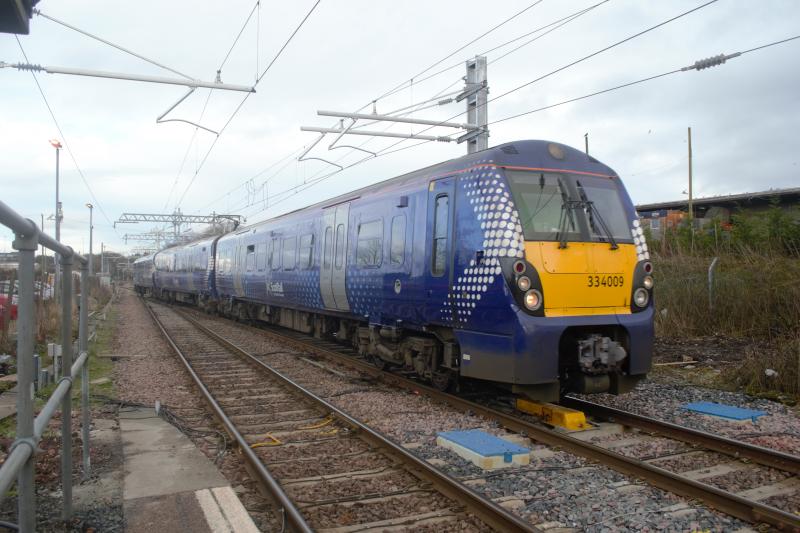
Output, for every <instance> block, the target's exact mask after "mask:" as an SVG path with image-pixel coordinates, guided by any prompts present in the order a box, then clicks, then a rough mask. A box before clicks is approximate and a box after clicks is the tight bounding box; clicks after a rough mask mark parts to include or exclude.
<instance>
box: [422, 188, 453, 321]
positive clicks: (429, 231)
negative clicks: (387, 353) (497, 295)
mask: <svg viewBox="0 0 800 533" xmlns="http://www.w3.org/2000/svg"><path fill="white" fill-rule="evenodd" d="M454 196H455V178H454V177H448V178H443V179H440V180H436V181H432V182H431V183H430V185H429V186H428V218H427V224H426V239H425V246H426V250H425V257H427V258H428V262H427V264H426V266H425V270H426V272H425V279H426V282H425V291H426V296H427V297H426V298H425V320H426V321H427V322H433V323H437V322H438V323H440V322H441V321H442V319H443V318H445V317H449V316H450V305H451V302H450V300H448V294H449V293H450V292H451V288H452V286H453V239H454V237H455V230H454V226H455V217H454V207H455V198H454Z"/></svg>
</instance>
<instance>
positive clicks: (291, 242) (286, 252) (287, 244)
mask: <svg viewBox="0 0 800 533" xmlns="http://www.w3.org/2000/svg"><path fill="white" fill-rule="evenodd" d="M296 259H297V237H288V238H286V239H283V269H284V270H292V269H294V265H295V261H296Z"/></svg>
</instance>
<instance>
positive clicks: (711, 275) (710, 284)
mask: <svg viewBox="0 0 800 533" xmlns="http://www.w3.org/2000/svg"><path fill="white" fill-rule="evenodd" d="M717 261H719V257H715V258H714V260H713V261H711V264H710V265H709V267H708V308H709V309H714V269H715V268H716V267H717Z"/></svg>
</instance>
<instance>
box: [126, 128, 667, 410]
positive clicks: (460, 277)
mask: <svg viewBox="0 0 800 533" xmlns="http://www.w3.org/2000/svg"><path fill="white" fill-rule="evenodd" d="M133 268H134V285H135V289H136V290H137V291H138V292H139V293H140V294H143V295H149V296H152V297H156V298H160V299H164V300H168V301H179V302H184V303H187V304H191V305H194V306H197V307H198V308H200V309H202V310H205V311H206V312H209V313H216V314H220V315H224V316H227V317H232V318H236V319H240V320H247V321H258V322H266V323H269V324H274V325H279V326H283V327H286V328H291V329H293V330H297V331H300V332H304V333H306V334H309V335H313V336H314V337H317V338H330V339H335V340H336V341H338V342H341V343H346V344H349V345H352V347H353V348H354V349H355V350H357V351H358V352H359V353H360V354H361V355H363V356H364V357H366V358H368V359H370V360H371V361H373V362H374V363H375V364H376V365H378V366H380V367H394V368H402V369H405V370H407V371H411V372H413V373H415V374H416V375H417V376H419V377H420V378H422V379H424V380H426V381H427V382H429V383H431V384H432V385H433V386H435V387H437V388H440V389H446V388H448V387H452V386H454V385H455V384H458V383H461V382H465V381H467V380H478V381H482V382H491V383H492V384H494V385H496V386H499V387H501V388H502V389H505V390H507V391H509V392H510V393H512V394H517V395H520V396H523V397H527V398H530V399H533V400H535V401H542V402H553V401H558V399H559V398H560V397H561V396H562V395H564V394H568V393H584V394H593V393H612V394H623V393H625V392H628V391H630V390H631V389H632V388H633V387H635V385H636V383H637V382H638V381H639V380H641V379H642V378H643V377H645V376H646V374H647V372H648V371H649V370H650V366H651V358H652V348H653V335H654V328H653V319H654V307H653V305H654V304H653V283H654V282H653V266H652V263H651V262H650V253H649V251H648V247H647V243H646V240H645V235H644V231H643V228H642V226H641V224H640V222H639V218H638V216H637V214H636V211H635V209H634V206H633V204H632V202H631V200H630V197H629V196H628V193H627V191H626V189H625V186H624V185H623V183H622V180H621V179H620V177H619V176H618V175H617V173H616V172H614V171H613V170H612V169H611V168H610V167H608V166H606V165H605V164H603V163H601V162H600V161H598V160H597V159H595V158H594V157H592V156H591V155H588V154H586V153H584V152H582V151H580V150H577V149H574V148H571V147H569V146H566V145H564V144H560V143H557V142H551V141H544V140H524V141H515V142H511V143H506V144H502V145H499V146H496V147H493V148H489V149H487V150H483V151H480V152H476V153H472V154H469V155H467V156H464V157H459V158H456V159H452V160H450V161H446V162H443V163H440V164H436V165H433V166H430V167H427V168H424V169H421V170H417V171H414V172H410V173H407V174H404V175H401V176H398V177H395V178H392V179H388V180H385V181H382V182H379V183H376V184H374V185H370V186H368V187H364V188H362V189H359V190H356V191H353V192H350V193H346V194H343V195H340V196H337V197H336V198H333V199H330V200H327V201H324V202H320V203H317V204H314V205H311V206H308V207H305V208H302V209H298V210H295V211H293V212H290V213H287V214H284V215H282V216H278V217H276V218H273V219H270V220H266V221H263V222H259V223H256V224H252V225H248V226H246V227H238V228H236V229H235V230H234V231H231V232H229V233H226V234H224V235H220V236H214V237H208V238H204V239H201V240H198V241H195V242H192V243H189V244H185V245H181V246H174V247H170V248H167V249H164V250H162V251H160V252H158V253H156V254H153V255H150V256H146V257H142V258H140V259H138V260H137V261H136V262H135V263H134V267H133Z"/></svg>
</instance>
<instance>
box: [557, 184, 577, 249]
mask: <svg viewBox="0 0 800 533" xmlns="http://www.w3.org/2000/svg"><path fill="white" fill-rule="evenodd" d="M558 188H559V189H561V218H559V220H558V233H557V234H556V237H558V247H559V248H562V249H563V248H566V247H567V229H568V226H567V222H570V223H571V224H572V227H575V221H574V220H573V218H572V210H573V209H574V205H575V203H576V202H575V200H570V199H569V195H568V194H567V190H566V189H565V188H564V184H563V183H561V178H559V179H558ZM577 203H580V202H577Z"/></svg>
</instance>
